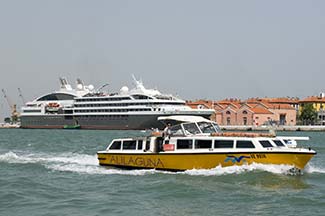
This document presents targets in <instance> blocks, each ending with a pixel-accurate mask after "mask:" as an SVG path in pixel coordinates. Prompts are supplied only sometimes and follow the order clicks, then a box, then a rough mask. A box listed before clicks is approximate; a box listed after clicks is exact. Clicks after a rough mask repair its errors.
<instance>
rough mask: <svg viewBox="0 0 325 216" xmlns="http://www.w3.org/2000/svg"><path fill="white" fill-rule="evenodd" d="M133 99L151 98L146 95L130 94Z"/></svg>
mask: <svg viewBox="0 0 325 216" xmlns="http://www.w3.org/2000/svg"><path fill="white" fill-rule="evenodd" d="M132 97H133V98H134V99H138V100H147V99H152V98H151V97H148V96H147V95H132Z"/></svg>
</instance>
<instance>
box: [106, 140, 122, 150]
mask: <svg viewBox="0 0 325 216" xmlns="http://www.w3.org/2000/svg"><path fill="white" fill-rule="evenodd" d="M109 149H110V150H120V149H121V141H114V142H113V144H112V145H111V147H110V148H109Z"/></svg>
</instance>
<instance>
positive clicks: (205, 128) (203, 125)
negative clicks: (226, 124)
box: [198, 122, 217, 133]
mask: <svg viewBox="0 0 325 216" xmlns="http://www.w3.org/2000/svg"><path fill="white" fill-rule="evenodd" d="M198 125H199V127H200V129H201V131H202V133H215V132H217V131H216V129H215V128H214V127H213V125H212V124H211V123H208V122H199V123H198Z"/></svg>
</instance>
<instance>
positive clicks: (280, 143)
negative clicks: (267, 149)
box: [273, 140, 284, 147]
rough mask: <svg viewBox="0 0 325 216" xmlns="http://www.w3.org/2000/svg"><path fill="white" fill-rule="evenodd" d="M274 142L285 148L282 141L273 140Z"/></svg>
mask: <svg viewBox="0 0 325 216" xmlns="http://www.w3.org/2000/svg"><path fill="white" fill-rule="evenodd" d="M273 142H274V143H275V145H277V146H279V147H282V146H284V144H283V143H282V142H281V140H273Z"/></svg>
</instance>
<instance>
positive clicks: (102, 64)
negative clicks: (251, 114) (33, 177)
mask: <svg viewBox="0 0 325 216" xmlns="http://www.w3.org/2000/svg"><path fill="white" fill-rule="evenodd" d="M324 11H325V1H324V0H319V1H313V0H301V1H299V0H290V1H289V0H278V1H277V0H269V1H266V0H265V1H263V0H256V1H253V0H252V1H250V0H245V1H244V0H237V1H235V0H224V1H218V0H211V1H207V0H196V1H191V0H182V1H181V0H161V1H155V0H147V1H144V0H132V1H131V0H130V1H126V0H115V1H111V0H88V1H83V0H75V1H74V0H52V1H47V0H38V1H36V0H28V1H25V0H20V1H18V0H7V1H5V0H0V31H1V32H0V74H1V78H0V88H4V89H6V91H7V94H8V96H10V98H11V100H12V101H15V102H17V103H18V104H19V103H21V100H20V99H19V97H18V91H17V88H18V87H20V88H21V89H22V91H23V95H24V97H25V98H26V99H27V100H32V99H33V98H34V97H37V96H40V95H41V94H44V93H47V92H50V91H53V90H56V89H58V87H59V83H58V78H59V77H61V76H63V77H67V78H68V79H69V80H70V82H71V83H73V84H74V82H75V79H76V78H78V77H79V78H81V79H83V80H84V82H86V83H89V84H93V85H95V86H99V85H101V84H104V83H109V84H110V87H109V89H110V91H112V92H116V91H118V90H119V89H120V87H121V86H123V85H128V86H130V87H131V85H132V78H131V74H134V75H135V76H136V77H140V78H142V80H143V82H144V84H145V85H146V86H147V87H157V88H158V89H159V90H160V91H161V92H165V93H172V94H175V95H176V94H177V95H179V96H180V97H181V98H183V99H199V98H205V99H223V98H226V97H237V98H243V99H244V98H248V97H264V96H268V97H279V96H298V97H302V98H303V97H306V96H309V95H315V94H318V93H319V92H321V91H325V84H324V83H325V70H324V69H325V61H324V57H325V43H324V42H325V12H324ZM7 109H8V107H7V104H6V102H5V100H4V98H3V97H2V96H1V100H0V118H1V119H3V116H4V115H5V113H6V112H7V113H8V111H7Z"/></svg>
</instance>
